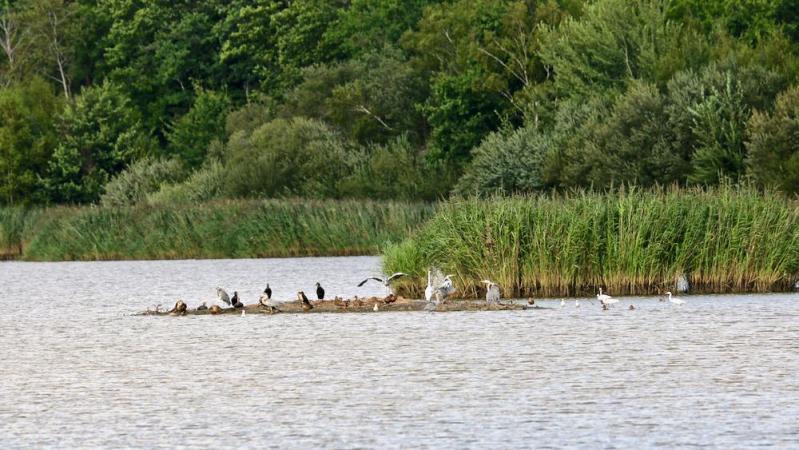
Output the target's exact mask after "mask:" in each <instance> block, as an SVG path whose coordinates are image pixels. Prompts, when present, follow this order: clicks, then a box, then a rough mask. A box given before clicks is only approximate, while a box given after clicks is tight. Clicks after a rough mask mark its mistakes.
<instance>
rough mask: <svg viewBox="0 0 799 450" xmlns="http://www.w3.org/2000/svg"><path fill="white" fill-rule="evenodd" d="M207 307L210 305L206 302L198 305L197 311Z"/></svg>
mask: <svg viewBox="0 0 799 450" xmlns="http://www.w3.org/2000/svg"><path fill="white" fill-rule="evenodd" d="M206 309H208V305H206V304H205V302H203V304H202V305H200V306H198V307H197V311H205V310H206Z"/></svg>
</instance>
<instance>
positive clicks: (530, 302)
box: [527, 298, 535, 306]
mask: <svg viewBox="0 0 799 450" xmlns="http://www.w3.org/2000/svg"><path fill="white" fill-rule="evenodd" d="M527 304H528V305H530V306H535V300H533V299H531V298H528V299H527Z"/></svg>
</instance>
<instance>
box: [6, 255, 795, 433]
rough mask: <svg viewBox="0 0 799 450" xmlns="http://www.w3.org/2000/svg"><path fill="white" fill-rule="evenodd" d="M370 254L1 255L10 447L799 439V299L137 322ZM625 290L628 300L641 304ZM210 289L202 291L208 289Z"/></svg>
mask: <svg viewBox="0 0 799 450" xmlns="http://www.w3.org/2000/svg"><path fill="white" fill-rule="evenodd" d="M378 271H379V260H378V259H377V258H371V257H362V258H307V259H280V260H268V259H266V260H235V261H233V260H230V261H229V260H220V261H169V262H158V261H156V262H102V263H0V289H2V295H0V308H1V309H0V311H2V312H0V348H2V359H0V447H2V448H42V447H58V448H64V447H81V448H117V447H147V448H174V447H213V448H221V447H259V448H262V447H275V448H309V447H314V448H318V447H324V448H372V447H380V448H511V447H515V448H518V447H538V448H547V447H550V448H552V447H557V448H562V447H570V448H642V447H693V446H707V447H716V448H749V447H757V446H770V447H771V446H773V447H778V448H799V374H798V372H799V295H796V294H778V295H777V294H775V295H758V296H755V295H747V296H689V297H686V300H687V302H688V304H687V305H686V306H684V307H681V308H675V307H671V306H670V305H669V304H666V303H659V302H658V301H657V299H652V298H648V299H642V298H630V299H624V300H622V302H621V303H620V304H618V305H616V308H615V309H613V310H611V311H605V312H603V311H601V310H600V308H599V307H598V306H597V305H596V304H594V305H591V304H588V303H587V302H583V305H582V307H580V308H575V307H574V303H573V302H569V303H568V304H567V306H566V307H564V308H561V307H560V306H559V304H558V303H557V302H555V301H552V302H544V303H548V304H549V306H552V307H553V309H548V310H534V311H514V312H464V313H422V312H412V313H392V314H388V313H370V314H338V315H336V314H333V315H326V314H310V315H288V314H287V315H280V314H278V315H275V316H271V317H270V316H256V315H250V316H246V317H238V316H201V317H141V316H132V315H131V314H132V313H136V312H139V311H142V310H144V309H146V308H147V307H149V306H152V305H154V304H157V303H163V304H164V305H165V306H166V305H167V304H170V303H174V300H175V299H176V298H184V299H186V300H188V303H189V305H190V306H194V305H196V304H197V303H198V301H199V300H213V297H214V295H213V288H214V287H216V286H218V285H219V286H223V287H225V288H227V289H228V290H229V291H231V292H232V291H233V290H238V291H239V293H240V295H241V297H242V299H243V300H244V301H245V303H252V302H255V301H256V299H257V295H258V292H260V291H261V290H262V289H263V287H264V285H265V283H266V282H267V281H268V282H270V283H271V284H272V287H273V289H274V290H275V293H276V295H277V297H279V298H288V297H292V296H293V294H294V293H295V292H296V291H297V290H299V289H305V290H306V291H312V290H313V283H314V282H316V281H317V280H319V281H322V284H323V285H324V286H325V288H326V289H327V291H328V293H329V294H331V295H337V294H339V295H348V296H349V295H356V294H357V295H371V294H380V293H381V292H382V288H381V287H380V286H379V285H372V287H371V288H367V289H359V288H356V287H354V285H355V284H356V283H357V282H358V281H360V280H361V279H363V276H364V275H369V274H375V273H377V272H378ZM630 302H632V303H635V305H636V306H637V308H638V309H637V310H635V311H629V310H627V309H626V307H627V305H628V304H629V303H630ZM209 304H210V303H209Z"/></svg>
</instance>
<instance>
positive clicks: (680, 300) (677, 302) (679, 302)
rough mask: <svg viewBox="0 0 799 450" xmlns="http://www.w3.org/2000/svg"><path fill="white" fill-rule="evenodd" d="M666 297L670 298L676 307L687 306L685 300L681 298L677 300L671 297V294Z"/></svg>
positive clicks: (667, 293) (668, 293)
mask: <svg viewBox="0 0 799 450" xmlns="http://www.w3.org/2000/svg"><path fill="white" fill-rule="evenodd" d="M666 295H668V296H669V301H670V302H671V303H674V304H675V305H684V304H685V300H683V299H681V298H677V297H672V296H671V292H666Z"/></svg>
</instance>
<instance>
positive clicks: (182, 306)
mask: <svg viewBox="0 0 799 450" xmlns="http://www.w3.org/2000/svg"><path fill="white" fill-rule="evenodd" d="M186 308H187V307H186V302H184V301H183V300H178V301H177V302H176V303H175V307H174V308H172V311H169V313H170V314H174V315H181V316H182V315H185V314H186Z"/></svg>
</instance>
